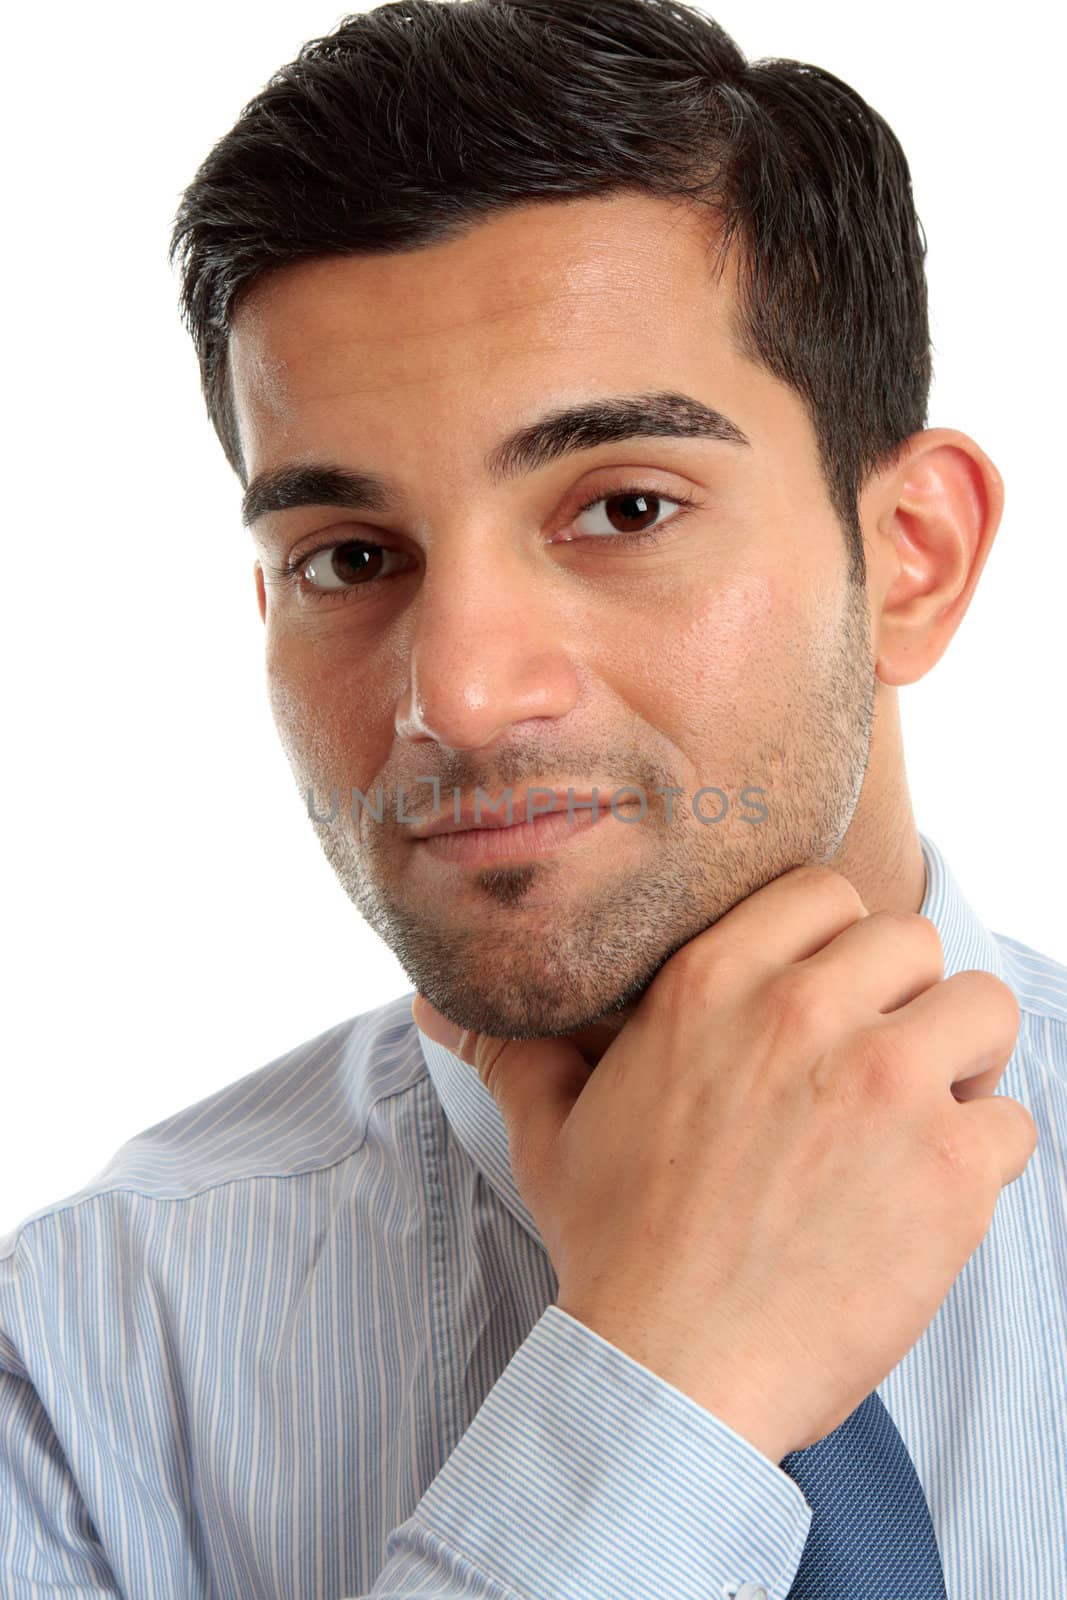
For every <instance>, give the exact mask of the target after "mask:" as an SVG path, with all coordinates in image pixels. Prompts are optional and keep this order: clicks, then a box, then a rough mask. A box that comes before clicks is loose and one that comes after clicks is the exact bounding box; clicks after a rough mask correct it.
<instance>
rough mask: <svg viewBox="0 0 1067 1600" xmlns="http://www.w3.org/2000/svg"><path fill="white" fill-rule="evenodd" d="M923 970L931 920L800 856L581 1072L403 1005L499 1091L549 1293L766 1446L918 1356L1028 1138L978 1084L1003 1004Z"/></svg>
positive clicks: (780, 1450) (929, 959)
mask: <svg viewBox="0 0 1067 1600" xmlns="http://www.w3.org/2000/svg"><path fill="white" fill-rule="evenodd" d="M943 973H944V959H943V953H942V949H941V942H940V939H939V937H938V934H937V930H936V928H935V927H934V924H933V923H932V922H931V921H930V920H929V919H928V918H926V917H922V916H919V915H917V914H915V913H903V912H875V913H874V914H873V915H869V914H868V913H867V911H866V910H865V908H864V906H863V904H862V902H861V900H860V898H859V895H858V894H857V893H856V891H855V889H854V888H853V887H852V885H851V884H850V883H849V882H848V880H847V879H846V878H844V877H843V876H842V875H841V874H840V873H837V872H834V871H832V870H831V869H830V868H827V867H812V866H804V867H795V868H793V869H792V870H791V871H789V872H786V873H783V874H782V876H781V877H779V878H776V879H774V880H773V881H772V882H771V883H768V884H765V885H764V886H763V887H762V888H761V889H759V890H758V891H757V892H756V893H754V894H752V895H749V896H748V897H747V898H746V899H745V900H743V901H741V902H739V903H738V904H737V905H736V906H734V907H732V908H731V910H730V911H728V912H727V913H726V914H725V915H724V916H722V917H721V918H720V919H719V921H718V922H716V923H715V924H714V925H713V926H712V927H710V928H708V929H706V930H705V931H704V932H703V933H701V934H699V935H698V936H697V937H696V938H694V939H691V940H690V941H689V942H688V943H687V944H685V945H684V946H682V947H681V948H680V949H679V950H677V951H676V952H675V953H674V954H673V955H672V956H671V957H670V958H669V959H668V960H667V961H666V962H665V963H664V965H663V966H662V967H661V968H660V970H659V972H658V973H657V974H656V976H655V978H654V979H653V981H652V983H651V984H650V985H649V987H648V988H647V990H646V991H645V993H644V995H643V996H642V998H641V1001H640V1003H639V1005H638V1006H637V1008H636V1010H635V1011H634V1013H633V1015H632V1016H631V1017H630V1019H629V1020H628V1021H627V1022H626V1023H625V1024H624V1026H623V1027H622V1028H621V1029H620V1031H619V1033H618V1034H617V1036H616V1037H615V1039H614V1040H613V1041H612V1042H611V1044H610V1045H609V1046H608V1048H607V1049H606V1050H605V1052H604V1054H603V1055H602V1056H601V1058H600V1060H599V1062H598V1063H597V1064H596V1066H595V1067H594V1068H592V1069H590V1067H589V1065H588V1063H587V1062H586V1061H585V1060H584V1058H583V1057H582V1056H581V1055H580V1053H579V1052H578V1050H577V1049H576V1048H575V1047H574V1046H573V1045H572V1044H571V1042H570V1041H569V1040H565V1039H535V1040H507V1039H497V1038H490V1037H487V1036H485V1035H480V1034H471V1033H463V1034H461V1035H460V1037H459V1039H458V1041H456V1042H452V1040H451V1039H449V1038H448V1037H446V1036H445V1029H444V1028H442V1026H441V1023H442V1019H441V1018H440V1015H439V1013H437V1012H435V1011H434V1009H433V1007H432V1006H430V1005H429V1003H428V1002H427V1001H426V1000H424V999H423V997H422V996H421V995H417V996H416V999H415V1001H414V1004H413V1008H412V1009H413V1014H414V1017H415V1021H416V1022H417V1024H418V1026H419V1027H420V1028H422V1029H423V1031H424V1032H426V1033H428V1034H429V1035H431V1037H436V1036H438V1035H440V1036H441V1038H442V1040H443V1042H445V1043H446V1044H448V1045H449V1048H451V1049H453V1050H454V1051H455V1053H456V1054H457V1055H459V1056H461V1057H462V1059H463V1060H464V1061H466V1062H468V1063H469V1064H470V1065H471V1066H473V1067H475V1068H476V1069H477V1071H478V1073H479V1075H480V1076H481V1078H482V1080H483V1082H484V1083H485V1084H486V1086H487V1087H488V1089H489V1091H490V1093H491V1094H492V1095H493V1097H494V1099H495V1101H496V1103H497V1105H498V1106H499V1108H500V1111H501V1114H502V1116H503V1119H504V1123H505V1126H506V1128H507V1132H508V1139H509V1147H510V1156H511V1164H512V1171H513V1174H514V1178H515V1182H516V1185H517V1187H518V1189H519V1192H520V1194H521V1195H522V1198H523V1200H524V1201H525V1203H526V1205H527V1206H528V1208H529V1210H530V1213H531V1215H532V1216H533V1218H534V1220H535V1222H536V1223H537V1226H538V1228H539V1230H540V1233H541V1237H542V1239H543V1240H544V1243H545V1247H546V1249H547V1251H548V1254H549V1257H550V1259H551V1261H552V1264H553V1267H554V1269H555V1272H556V1276H557V1278H558V1281H559V1293H558V1297H557V1304H558V1305H559V1306H560V1308H561V1309H562V1310H564V1311H566V1312H568V1313H569V1314H570V1315H571V1316H572V1317H575V1318H577V1319H578V1320H579V1321H580V1322H583V1323H585V1324H586V1325H587V1326H588V1327H590V1328H592V1329H594V1330H595V1331H596V1332H597V1333H599V1334H601V1335H602V1337H603V1338H605V1339H607V1340H609V1341H610V1342H611V1343H612V1344H614V1345H616V1346H618V1348H619V1349H621V1350H623V1351H625V1352H626V1353H628V1354H629V1355H631V1356H632V1357H633V1358H634V1359H635V1360H636V1361H639V1362H641V1363H642V1364H643V1365H644V1366H646V1367H648V1368H649V1369H650V1370H652V1371H653V1372H655V1373H657V1374H658V1375H659V1376H661V1377H663V1378H665V1379H666V1380H667V1381H668V1382H670V1383H672V1384H673V1385H674V1386H675V1387H676V1388H678V1389H680V1390H682V1391H683V1392H684V1393H686V1394H688V1395H689V1396H691V1397H692V1398H693V1399H694V1400H696V1401H697V1402H698V1403H699V1404H701V1405H703V1406H705V1407H706V1408H707V1409H708V1410H709V1411H712V1412H714V1413H715V1415H717V1416H719V1417H721V1418H722V1419H723V1421H725V1422H727V1423H728V1424H729V1425H730V1426H731V1427H733V1428H735V1429H736V1430H737V1432H739V1433H741V1434H743V1435H745V1437H747V1438H749V1439H750V1440H751V1441H752V1442H753V1443H754V1444H755V1445H756V1446H757V1447H758V1448H759V1449H761V1450H763V1452H764V1453H765V1454H766V1455H768V1456H769V1457H770V1458H771V1460H773V1461H775V1462H778V1461H780V1460H781V1458H782V1457H783V1456H784V1455H785V1454H786V1453H787V1452H789V1451H791V1450H799V1449H803V1448H804V1447H805V1446H807V1445H809V1444H813V1443H814V1442H815V1441H816V1440H817V1439H821V1438H823V1437H824V1436H825V1435H826V1434H827V1433H830V1432H831V1431H832V1430H833V1429H834V1428H836V1427H837V1426H838V1425H839V1424H840V1423H841V1422H843V1421H844V1420H845V1418H846V1417H847V1416H849V1415H850V1414H851V1412H852V1411H853V1410H855V1408H856V1406H857V1405H859V1403H860V1402H861V1401H862V1400H863V1399H864V1398H865V1397H866V1396H867V1395H868V1394H870V1393H871V1391H872V1390H873V1389H875V1388H876V1387H877V1385H878V1384H879V1383H880V1382H881V1380H882V1379H883V1378H884V1377H885V1375H886V1374H887V1373H888V1372H889V1371H890V1370H891V1369H892V1368H893V1367H894V1366H895V1365H896V1364H897V1363H898V1362H899V1361H900V1360H901V1358H902V1357H903V1356H904V1355H905V1354H906V1353H907V1351H908V1350H909V1349H910V1348H911V1347H912V1345H913V1344H914V1343H915V1341H916V1340H917V1339H918V1338H919V1336H920V1335H921V1334H922V1332H923V1330H924V1329H925V1328H926V1327H927V1326H928V1325H929V1323H930V1322H931V1320H932V1319H933V1316H934V1314H935V1312H936V1311H937V1308H938V1306H940V1304H941V1303H942V1301H943V1300H944V1298H945V1296H946V1295H947V1294H948V1291H949V1289H950V1288H951V1287H952V1284H953V1282H954V1281H955V1279H956V1277H957V1276H958V1274H959V1272H960V1271H961V1269H962V1268H963V1266H964V1265H965V1263H966V1262H967V1260H968V1258H969V1257H970V1256H971V1255H972V1254H973V1252H974V1251H975V1250H976V1249H977V1248H978V1246H979V1244H980V1243H981V1242H982V1240H983V1238H984V1237H985V1235H986V1233H987V1231H988V1229H989V1225H990V1222H991V1221H992V1215H993V1209H994V1206H995V1204H996V1200H997V1197H998V1195H999V1194H1000V1191H1001V1189H1002V1187H1003V1186H1004V1185H1005V1184H1006V1183H1010V1182H1011V1181H1012V1180H1013V1179H1014V1178H1017V1177H1018V1176H1019V1175H1020V1173H1021V1172H1022V1171H1023V1170H1024V1168H1025V1167H1026V1164H1027V1162H1028V1161H1029V1159H1030V1157H1031V1155H1032V1154H1033V1152H1034V1149H1035V1147H1036V1142H1037V1130H1036V1128H1035V1126H1034V1122H1033V1119H1032V1117H1031V1116H1030V1114H1029V1112H1028V1111H1027V1110H1026V1108H1025V1107H1024V1106H1022V1105H1020V1104H1019V1102H1018V1101H1016V1100H1012V1099H1009V1098H1008V1097H1006V1096H1004V1095H997V1096H994V1095H993V1090H994V1088H995V1087H996V1084H997V1082H998V1081H999V1079H1000V1076H1001V1074H1002V1073H1003V1071H1004V1068H1005V1066H1006V1065H1007V1062H1008V1059H1009V1057H1010V1055H1011V1052H1012V1049H1013V1047H1014V1043H1015V1038H1016V1034H1017V1032H1018V1028H1019V1008H1018V1005H1017V1003H1016V1000H1015V997H1014V995H1013V994H1012V992H1011V990H1010V989H1009V988H1008V986H1007V985H1006V984H1004V983H1002V982H1001V981H1000V980H999V979H998V978H995V977H993V976H992V975H991V974H988V973H983V972H977V971H968V972H961V973H958V974H956V975H955V976H954V977H951V978H947V979H946V978H944V976H943ZM435 1030H436V1031H435ZM454 1032H455V1030H454V1029H453V1034H454Z"/></svg>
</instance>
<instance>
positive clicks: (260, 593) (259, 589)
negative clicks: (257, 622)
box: [252, 561, 267, 623]
mask: <svg viewBox="0 0 1067 1600" xmlns="http://www.w3.org/2000/svg"><path fill="white" fill-rule="evenodd" d="M252 570H253V572H254V573H255V575H256V603H257V605H258V606H259V615H260V618H261V619H262V621H263V622H264V623H265V622H266V620H267V590H266V585H265V584H264V582H263V568H262V567H261V566H260V564H259V562H258V561H257V562H256V563H255V565H254V566H253V568H252Z"/></svg>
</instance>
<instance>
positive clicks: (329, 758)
mask: <svg viewBox="0 0 1067 1600" xmlns="http://www.w3.org/2000/svg"><path fill="white" fill-rule="evenodd" d="M266 674H267V688H268V698H269V701H270V708H271V714H272V715H273V718H274V723H275V727H276V728H277V730H278V736H279V739H280V740H281V743H282V747H283V748H284V750H285V752H286V755H287V756H288V758H289V761H290V763H291V764H292V765H293V766H294V768H296V769H297V770H298V771H300V772H302V773H305V774H306V775H307V777H308V779H309V780H310V779H314V780H315V781H316V782H317V783H318V784H319V785H320V786H321V785H323V784H325V785H326V786H327V787H329V785H330V784H333V783H337V784H339V785H340V786H341V787H342V788H348V787H349V786H350V785H351V784H356V785H358V786H359V787H361V788H365V787H366V783H367V782H369V781H370V778H371V776H372V775H373V774H375V773H377V772H378V771H379V769H380V768H381V767H382V765H383V764H384V763H385V761H386V760H387V759H388V756H389V752H390V749H391V747H392V743H393V728H394V717H393V709H394V707H393V703H392V702H391V701H390V700H389V698H388V694H387V692H386V691H385V689H384V687H383V685H382V684H381V682H380V681H379V680H378V678H377V677H376V676H375V675H374V674H373V673H371V672H368V670H367V668H366V665H365V664H361V663H360V662H358V661H355V660H351V661H338V660H337V659H335V658H334V659H324V657H323V655H322V653H321V652H319V651H316V650H314V649H301V648H300V647H299V645H298V644H294V643H293V641H292V640H283V639H277V638H276V639H273V640H271V641H269V643H268V647H267V653H266Z"/></svg>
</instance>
